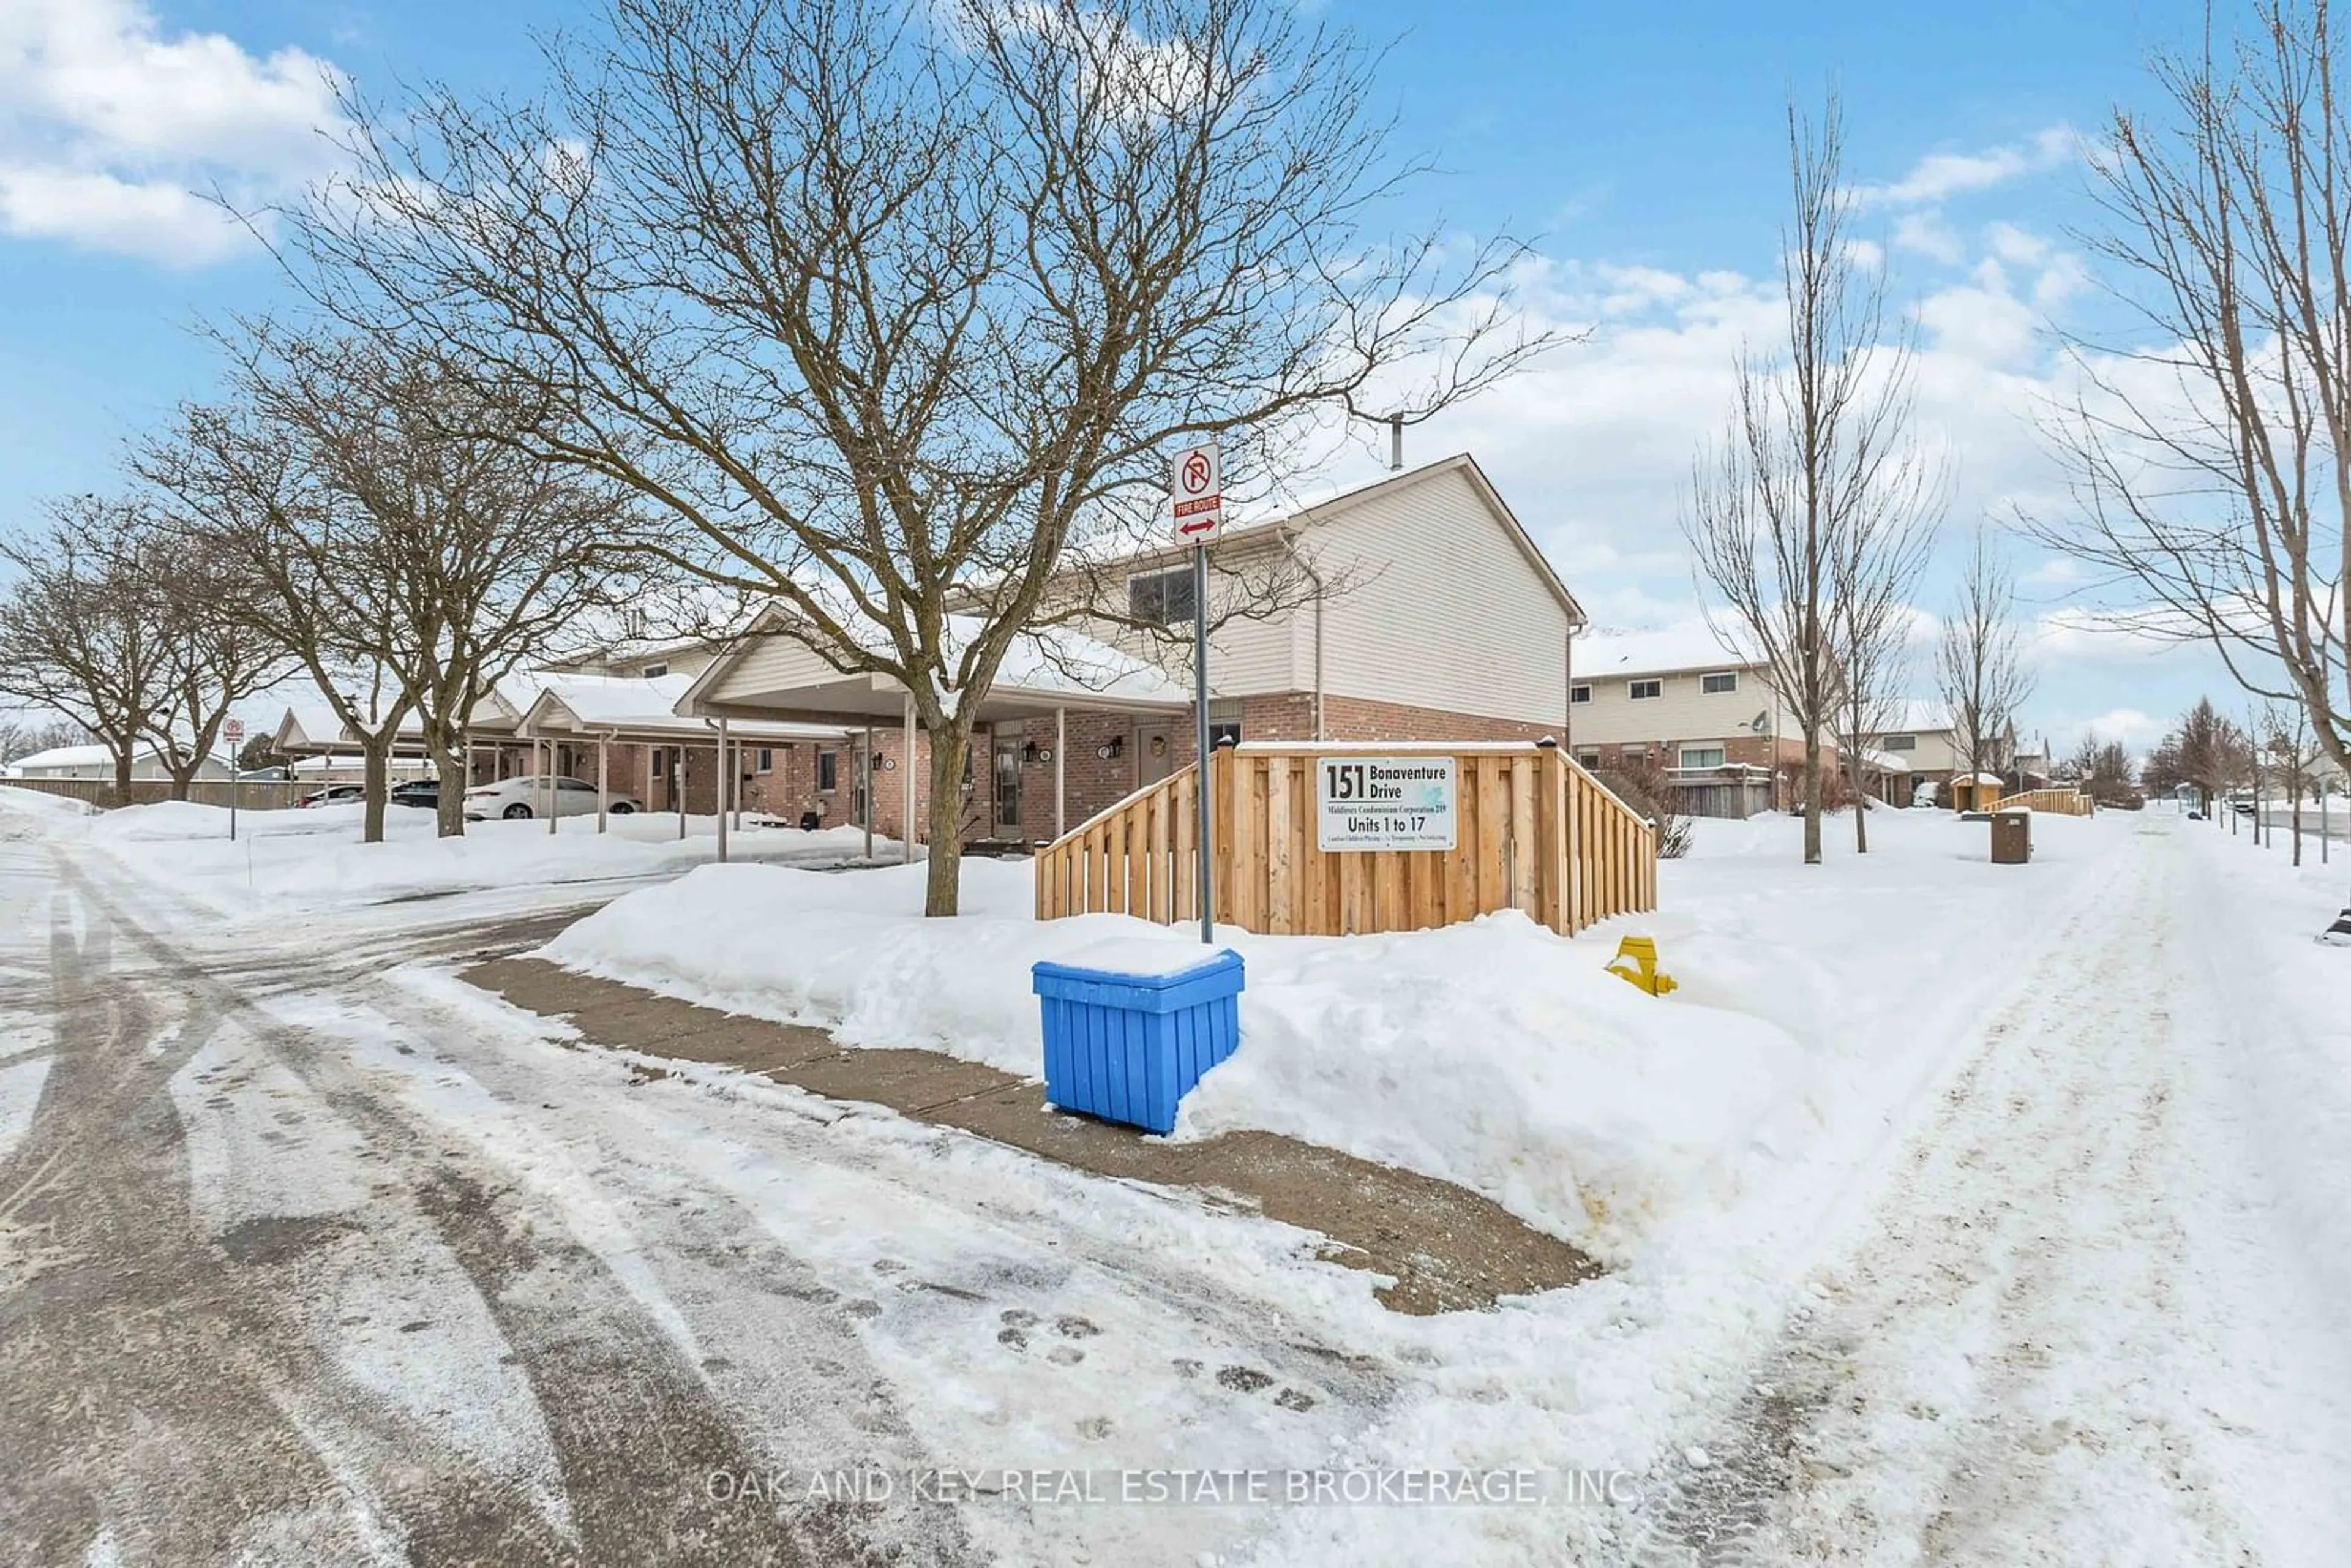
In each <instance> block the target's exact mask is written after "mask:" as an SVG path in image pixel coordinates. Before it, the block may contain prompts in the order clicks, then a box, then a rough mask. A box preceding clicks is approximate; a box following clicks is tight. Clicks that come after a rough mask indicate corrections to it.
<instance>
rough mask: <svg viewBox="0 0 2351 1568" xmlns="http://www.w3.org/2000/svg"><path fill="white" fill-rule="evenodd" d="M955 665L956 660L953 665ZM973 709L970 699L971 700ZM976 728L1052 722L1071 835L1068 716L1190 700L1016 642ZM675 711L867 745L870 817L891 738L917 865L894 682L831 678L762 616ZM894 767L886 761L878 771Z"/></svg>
mask: <svg viewBox="0 0 2351 1568" xmlns="http://www.w3.org/2000/svg"><path fill="white" fill-rule="evenodd" d="M978 630H979V626H978V622H977V621H976V620H975V619H974V618H972V617H970V616H963V615H951V616H949V617H948V618H947V632H948V638H949V643H950V646H951V648H952V647H954V646H956V645H960V644H961V643H964V642H966V641H967V640H968V639H969V638H971V637H973V636H975V635H977V632H978ZM951 656H952V655H951ZM967 700H969V699H967ZM678 708H679V711H680V712H682V713H686V714H691V715H694V716H697V717H702V718H709V719H715V720H717V721H720V722H726V723H757V724H770V725H772V724H838V725H841V726H843V727H846V728H852V729H855V730H857V731H859V732H861V733H862V737H863V742H864V744H863V751H862V756H863V758H865V762H864V764H863V765H862V766H863V768H865V769H867V770H869V772H868V775H867V776H866V777H865V778H863V779H862V783H863V784H864V785H865V787H866V790H867V794H866V800H867V810H866V812H865V815H866V816H867V818H868V819H869V820H870V819H871V818H872V814H873V813H872V779H871V777H870V769H871V767H872V758H873V756H874V750H875V737H876V733H877V731H890V730H894V731H895V732H896V734H897V736H898V739H899V756H900V757H901V758H904V764H903V765H900V766H899V767H898V771H899V773H900V776H901V777H900V786H901V790H902V800H903V810H904V814H903V818H902V821H903V824H904V825H903V828H902V836H903V838H904V844H905V858H906V859H907V860H909V861H912V860H913V859H914V840H915V836H916V832H915V827H916V823H917V822H918V821H919V813H918V812H917V810H916V809H915V791H916V785H917V772H916V769H915V768H914V766H913V760H914V757H915V754H916V741H917V738H918V736H919V734H920V731H919V728H918V726H917V723H916V719H915V715H914V697H913V696H912V695H910V694H909V693H908V692H907V690H906V688H905V687H904V685H901V684H900V683H899V682H898V681H897V680H895V679H894V678H893V677H891V676H889V675H884V674H877V673H874V672H872V671H860V672H856V673H853V674H847V673H843V672H842V671H841V670H838V669H835V668H834V667H833V666H832V664H830V663H829V662H827V661H826V660H825V658H824V657H823V655H821V654H820V653H817V652H816V650H815V649H813V648H811V647H810V646H809V645H808V644H807V643H805V642H803V641H801V640H800V638H799V636H798V635H797V634H796V633H795V632H793V631H792V629H791V625H790V622H789V618H788V617H787V616H786V615H785V614H784V612H781V611H779V610H775V609H770V610H768V612H766V613H764V614H762V615H761V616H760V617H759V618H758V620H756V621H755V622H753V623H752V624H751V626H750V627H749V628H748V629H747V631H746V632H745V633H744V635H743V636H742V637H741V638H740V639H739V640H737V642H736V643H735V644H734V645H733V646H732V647H730V648H728V649H727V651H726V653H724V654H722V655H720V657H719V658H718V659H717V661H716V663H714V664H711V666H710V667H709V668H708V669H706V670H705V671H704V672H703V673H702V674H700V675H699V676H697V677H696V678H695V681H694V684H693V685H691V686H689V687H688V688H687V690H686V692H685V695H684V697H683V699H682V700H681V701H680V702H679V704H678ZM1191 709H1192V695H1191V693H1190V692H1189V691H1187V690H1186V689H1185V687H1184V686H1183V685H1181V684H1180V683H1178V682H1176V681H1175V680H1172V679H1170V678H1169V677H1168V676H1167V674H1165V672H1163V671H1161V670H1160V669H1158V668H1157V667H1156V666H1155V665H1152V664H1146V663H1144V661H1143V660H1141V659H1138V658H1135V657H1134V656H1133V655H1131V654H1128V653H1121V652H1119V651H1118V650H1117V649H1115V648H1113V647H1111V646H1110V645H1108V644H1107V643H1100V642H1097V641H1095V640H1094V639H1092V638H1091V637H1086V636H1082V635H1080V634H1078V633H1076V632H1068V631H1064V630H1061V629H1058V628H1052V629H1046V630H1040V631H1035V632H1023V633H1022V634H1021V635H1020V636H1019V637H1018V638H1016V639H1014V641H1013V643H1012V646H1011V647H1010V648H1009V649H1008V651H1007V652H1006V654H1005V657H1004V661H1003V665H1002V667H1001V668H1000V669H999V670H998V673H997V678H996V682H995V684H994V685H991V686H990V687H989V688H988V690H987V693H986V695H983V696H981V697H979V698H977V715H976V717H977V721H978V724H979V725H980V726H981V727H987V728H988V729H990V731H991V732H992V731H993V729H994V727H997V726H999V725H1008V724H1018V723H1022V722H1025V721H1027V720H1029V719H1038V718H1050V719H1052V720H1053V756H1052V763H1053V823H1054V836H1055V837H1056V838H1058V837H1060V836H1061V834H1062V833H1064V832H1066V831H1068V830H1069V826H1070V823H1069V718H1070V715H1071V713H1072V712H1077V713H1112V714H1125V715H1134V716H1174V715H1178V714H1188V713H1189V712H1190V711H1191ZM890 766H892V763H891V761H890V760H889V759H885V760H884V762H883V767H884V768H888V767H890Z"/></svg>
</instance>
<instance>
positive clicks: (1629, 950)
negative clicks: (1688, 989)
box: [1608, 936, 1676, 997]
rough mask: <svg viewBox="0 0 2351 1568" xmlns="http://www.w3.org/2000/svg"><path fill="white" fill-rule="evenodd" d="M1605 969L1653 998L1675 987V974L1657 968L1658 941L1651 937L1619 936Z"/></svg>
mask: <svg viewBox="0 0 2351 1568" xmlns="http://www.w3.org/2000/svg"><path fill="white" fill-rule="evenodd" d="M1608 972H1609V973H1610V974H1612V975H1614V976H1615V977H1617V978H1618V979H1620V980H1624V981H1626V982H1628V983H1630V984H1632V985H1635V986H1638V987H1640V988H1641V989H1643V990H1645V991H1646V992H1648V993H1649V994H1650V995H1651V996H1653V997H1662V996H1664V995H1665V994H1666V993H1667V991H1670V990H1673V989H1675V988H1676V982H1675V980H1674V977H1672V976H1671V975H1668V974H1667V973H1666V972H1665V971H1664V970H1662V969H1660V968H1658V967H1657V943H1656V938H1655V937H1651V936H1625V937H1622V938H1620V939H1619V940H1618V941H1617V944H1616V956H1614V958H1611V959H1609V960H1608Z"/></svg>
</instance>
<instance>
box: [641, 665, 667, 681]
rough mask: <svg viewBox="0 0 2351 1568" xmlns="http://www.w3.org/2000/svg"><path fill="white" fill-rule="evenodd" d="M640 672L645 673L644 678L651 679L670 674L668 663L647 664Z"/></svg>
mask: <svg viewBox="0 0 2351 1568" xmlns="http://www.w3.org/2000/svg"><path fill="white" fill-rule="evenodd" d="M638 674H642V675H643V676H644V678H645V679H647V680H649V681H650V680H655V679H658V678H659V677H661V676H663V675H666V674H669V666H668V665H667V664H647V665H646V666H645V667H644V668H643V670H641V671H639V672H638Z"/></svg>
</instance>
